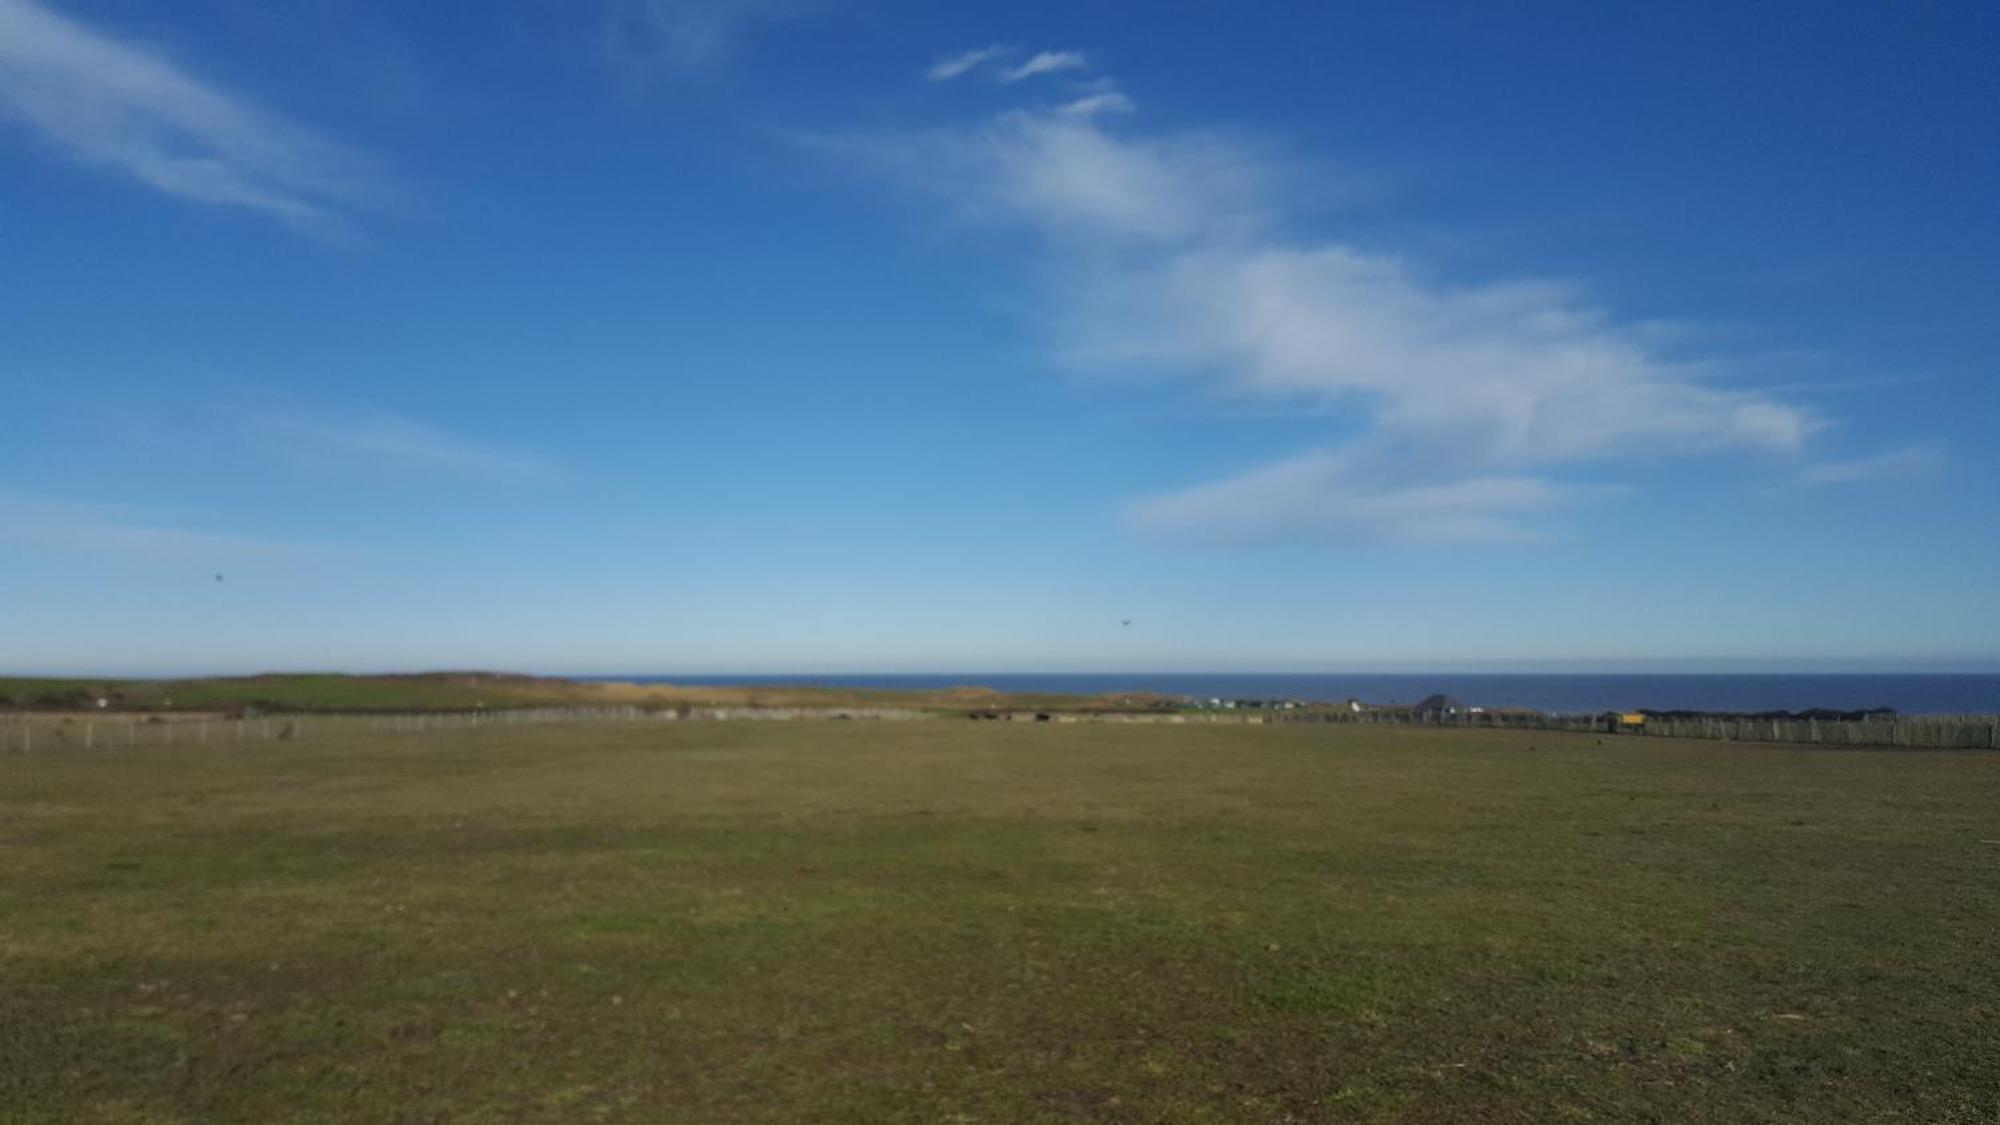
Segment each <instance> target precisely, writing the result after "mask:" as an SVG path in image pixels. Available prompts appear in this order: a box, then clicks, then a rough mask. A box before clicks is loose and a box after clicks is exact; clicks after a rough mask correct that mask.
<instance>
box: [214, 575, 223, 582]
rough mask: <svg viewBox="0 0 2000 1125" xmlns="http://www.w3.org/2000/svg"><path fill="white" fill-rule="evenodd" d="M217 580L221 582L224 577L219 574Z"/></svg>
mask: <svg viewBox="0 0 2000 1125" xmlns="http://www.w3.org/2000/svg"><path fill="white" fill-rule="evenodd" d="M215 580H216V581H217V582H220V581H222V575H220V574H217V575H216V576H215Z"/></svg>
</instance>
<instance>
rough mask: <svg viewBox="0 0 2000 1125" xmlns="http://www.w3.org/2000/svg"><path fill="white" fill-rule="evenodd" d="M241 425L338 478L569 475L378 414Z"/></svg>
mask: <svg viewBox="0 0 2000 1125" xmlns="http://www.w3.org/2000/svg"><path fill="white" fill-rule="evenodd" d="M239 420H240V422H241V424H242V425H243V426H244V427H245V428H246V429H247V430H248V432H249V434H250V436H251V437H252V438H253V439H255V440H257V441H259V442H261V443H262V444H263V445H264V446H265V447H266V448H267V449H268V450H270V451H271V452H273V453H276V454H278V455H280V456H283V457H285V458H288V459H290V460H292V461H295V462H298V463H301V464H305V465H309V466H311V467H313V468H316V469H320V470H324V471H330V472H335V473H340V474H343V475H360V476H390V477H395V478H397V479H404V480H408V479H415V480H431V481H436V480H443V481H458V482H470V483H485V484H499V485H516V484H546V483H551V482H554V481H558V480H560V479H562V478H563V477H564V476H565V475H566V473H565V471H564V470H563V468H562V466H561V465H559V464H558V463H556V462H555V461H553V460H551V459H549V458H547V457H543V456H540V455H538V454H533V453H524V452H518V451H515V450H508V449H501V448H498V447H495V446H490V445H484V444H481V443H478V442H475V441H472V440H470V439H467V438H464V437H460V436H459V435H457V434H453V433H451V432H449V431H446V430H443V429H439V428H438V427H436V426H431V425H426V424H424V423H422V422H417V421H413V420H411V419H408V418H403V417H399V416H397V415H394V414H387V413H382V412H379V411H371V412H361V413H341V412H334V411H329V410H319V411H312V412H307V411H303V410H259V411H252V412H246V413H242V414H241V415H239Z"/></svg>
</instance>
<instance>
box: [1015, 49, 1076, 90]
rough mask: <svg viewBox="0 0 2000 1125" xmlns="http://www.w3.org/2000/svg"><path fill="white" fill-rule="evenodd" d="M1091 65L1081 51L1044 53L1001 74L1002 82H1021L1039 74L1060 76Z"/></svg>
mask: <svg viewBox="0 0 2000 1125" xmlns="http://www.w3.org/2000/svg"><path fill="white" fill-rule="evenodd" d="M1089 65H1090V63H1089V61H1088V60H1086V59H1085V58H1084V57H1083V52H1081V51H1042V52H1041V53H1039V54H1037V55H1035V56H1034V57H1033V58H1031V59H1029V60H1028V61H1027V62H1024V63H1022V64H1021V65H1020V66H1017V67H1012V68H1010V69H1008V70H1005V71H1003V72H1001V75H1000V80H1001V81H1002V82H1020V81H1022V80H1024V79H1028V78H1033V77H1035V76H1036V75H1039V74H1060V73H1062V72H1063V71H1066V70H1083V69H1085V68H1086V67H1088V66H1089Z"/></svg>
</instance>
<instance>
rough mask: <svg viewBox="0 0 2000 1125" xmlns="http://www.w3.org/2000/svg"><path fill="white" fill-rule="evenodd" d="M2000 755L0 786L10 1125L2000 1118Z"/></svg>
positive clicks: (918, 765)
mask: <svg viewBox="0 0 2000 1125" xmlns="http://www.w3.org/2000/svg"><path fill="white" fill-rule="evenodd" d="M1996 955H2000V756H1994V755H1990V754H1971V753H1909V752H1905V753H1892V752H1878V751H1858V752H1857V751H1797V750H1777V749H1767V748H1757V747H1744V746H1724V745H1717V744H1713V743H1675V742H1670V741H1666V740H1657V741H1655V740H1646V741H1643V742H1641V741H1639V740H1609V739H1607V740H1606V744H1605V745H1602V746H1600V745H1598V744H1597V740H1596V739H1594V738H1592V737H1590V736H1587V735H1586V736H1565V735H1558V734H1551V733H1546V732H1536V733H1524V732H1462V731H1427V730H1410V729H1396V728H1380V727H1333V726H1301V727H1276V726H1274V727H1249V728H1245V727H1212V728H1211V727H1199V726H1188V727H1169V726H1127V725H1111V724H1106V725H1091V724H1081V725H1075V726H1057V725H1048V724H976V723H966V722H962V721H961V722H950V721H945V720H936V721H919V722H905V723H880V724H875V723H862V722H796V723H777V722H772V723H632V724H594V725H574V726H558V727H525V728H504V729H496V730H476V731H465V732H454V733H444V734H431V735H385V736H377V737H366V736H356V737H353V738H347V739H341V738H327V739H320V740H306V741H301V742H298V743H293V744H283V745H273V744H258V745H253V746H243V747H238V746H214V747H192V746H188V747H175V748H172V749H161V750H153V751H140V752H133V751H128V750H122V749H110V750H98V751H94V752H90V753H83V752H68V753H63V754H43V753H36V754H31V755H13V756H9V757H0V1119H3V1120H6V1121H9V1122H14V1121H50V1122H54V1121H117V1122H142V1121H143V1122H152V1121H189V1122H194V1121H202V1122H207V1121H258V1122H262V1121H280V1120H298V1121H322V1122H356V1121H411V1122H417V1121H491V1122H512V1121H647V1122H651V1121H696V1122H705V1121H913V1122H915V1121H921V1122H1010V1121H1079V1120H1084V1121H1134V1122H1138V1121H1256V1122H1276V1121H1322V1120H1324V1121H1344V1120H1363V1121H1366V1120H1382V1121H1418V1122H1459V1121H1463V1122H1544V1121H1565V1120H1576V1121H1587V1120H1595V1121H1619V1122H1625V1121H1661V1122H1744V1121H1787V1122H1815V1123H1818V1122H1832V1121H1897V1122H1954V1121H1962V1122H1974V1121H1979V1122H1990V1121H1994V1120H2000V1054H1996V1050H1997V1049H2000V960H1997V959H1996Z"/></svg>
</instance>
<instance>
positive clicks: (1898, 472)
mask: <svg viewBox="0 0 2000 1125" xmlns="http://www.w3.org/2000/svg"><path fill="white" fill-rule="evenodd" d="M1943 466H1944V448H1943V447H1942V446H1940V445H1936V444H1934V443H1928V442H1926V443H1922V444H1918V445H1911V446H1906V447H1904V448H1902V449H1892V450H1890V451H1889V452H1887V453H1877V454H1875V455H1873V456H1870V457H1856V458H1853V459H1850V460H1846V461H1821V462H1818V463H1816V464H1812V465H1807V466H1806V467H1805V468H1803V469H1801V470H1799V475H1798V483H1800V484H1804V485H1814V486H1820V485H1833V484H1865V483H1868V482H1871V481H1883V480H1906V479H1909V478H1911V477H1920V476H1925V475H1927V474H1929V473H1934V472H1936V471H1937V470H1938V469H1940V468H1942V467H1943Z"/></svg>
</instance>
